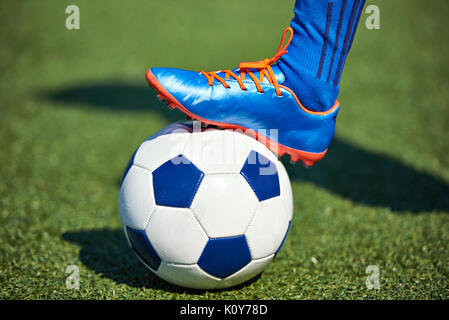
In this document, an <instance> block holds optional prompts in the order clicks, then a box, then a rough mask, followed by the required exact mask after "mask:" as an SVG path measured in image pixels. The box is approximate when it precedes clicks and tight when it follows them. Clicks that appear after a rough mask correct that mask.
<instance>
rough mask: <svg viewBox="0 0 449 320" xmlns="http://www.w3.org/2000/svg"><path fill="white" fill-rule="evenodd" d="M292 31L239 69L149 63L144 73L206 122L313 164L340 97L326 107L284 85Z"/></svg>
mask: <svg viewBox="0 0 449 320" xmlns="http://www.w3.org/2000/svg"><path fill="white" fill-rule="evenodd" d="M287 32H290V36H289V39H288V41H287V43H286V44H285V45H284V41H285V38H286V35H287ZM292 37H293V30H292V29H291V28H290V27H289V28H287V29H286V30H285V31H284V35H283V37H282V41H281V45H280V47H279V50H278V52H277V53H276V54H275V56H274V57H273V58H271V59H265V60H261V61H257V62H245V63H240V64H239V68H237V69H235V70H222V71H212V72H204V71H201V72H194V71H186V70H180V69H172V68H151V69H149V70H148V71H147V73H146V78H147V80H148V82H149V84H150V85H151V86H152V87H153V88H154V89H155V90H156V91H157V92H158V97H159V98H160V99H161V100H163V101H165V102H167V103H168V105H169V106H170V107H171V108H177V109H179V110H181V111H182V112H184V113H185V114H186V115H187V116H188V117H190V118H193V119H196V120H199V121H201V122H202V123H204V124H206V125H215V126H218V127H221V128H231V129H241V130H243V131H244V132H245V133H249V134H251V135H252V136H253V137H255V138H257V139H259V141H261V142H263V143H265V144H266V146H267V147H268V148H270V149H271V150H272V151H273V152H275V153H276V154H278V156H279V157H282V156H283V155H284V154H288V155H290V160H291V161H292V162H297V161H298V160H301V161H302V162H303V163H304V164H305V165H306V166H312V165H313V164H314V163H315V162H316V161H318V160H321V159H322V158H323V157H324V155H325V153H326V151H327V148H328V146H329V143H330V141H331V140H332V138H333V135H334V130H335V119H336V116H337V113H338V110H339V107H340V105H339V102H338V101H336V102H335V104H334V106H333V107H331V108H330V109H329V110H327V111H324V112H317V111H312V110H309V109H307V108H306V107H304V106H303V105H302V104H301V102H300V98H301V97H297V96H296V95H295V93H294V92H293V90H291V89H290V88H288V87H287V86H285V85H283V83H284V82H285V80H286V79H285V76H284V74H283V73H282V71H281V70H280V69H279V67H278V66H277V64H274V63H275V62H276V61H278V60H279V59H280V58H281V56H282V55H284V54H285V53H287V47H288V45H289V44H290V42H291V40H292Z"/></svg>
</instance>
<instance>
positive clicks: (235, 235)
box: [119, 122, 293, 289]
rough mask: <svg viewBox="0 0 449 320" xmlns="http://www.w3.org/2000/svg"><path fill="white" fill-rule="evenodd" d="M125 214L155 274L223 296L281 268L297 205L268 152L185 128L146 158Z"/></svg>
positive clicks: (122, 202) (138, 162) (234, 135)
mask: <svg viewBox="0 0 449 320" xmlns="http://www.w3.org/2000/svg"><path fill="white" fill-rule="evenodd" d="M195 126H198V128H199V130H194V129H195ZM197 131H198V132H197ZM119 208H120V216H121V220H122V224H123V228H124V231H125V235H126V238H127V240H128V242H129V244H130V246H131V247H132V248H133V249H134V251H135V253H136V255H137V256H138V258H139V259H140V260H141V261H142V262H143V263H144V264H145V265H146V266H147V267H148V268H149V269H150V270H151V271H153V272H154V273H156V274H157V275H158V276H159V277H161V278H162V279H164V280H166V281H168V282H170V283H173V284H175V285H178V286H182V287H187V288H195V289H215V288H227V287H231V286H235V285H238V284H241V283H243V282H245V281H247V280H250V279H251V278H253V277H254V276H256V275H258V274H260V273H261V272H262V271H263V270H264V268H265V267H266V266H267V264H268V263H269V262H270V261H271V260H273V258H274V257H275V256H276V254H277V253H278V251H279V249H280V248H281V246H282V244H283V242H284V240H285V237H286V236H287V232H288V230H289V228H290V223H291V219H292V215H293V200H292V190H291V185H290V180H289V178H288V175H287V172H286V171H285V168H284V166H283V165H282V163H281V162H279V161H278V159H277V158H276V156H275V155H274V154H273V153H272V152H271V151H270V150H269V149H268V148H267V147H265V145H264V144H262V143H260V142H259V141H257V140H256V139H253V138H251V137H249V136H247V135H245V134H244V133H242V132H236V131H230V130H219V129H211V128H206V129H205V128H201V126H200V125H199V123H197V122H177V123H174V124H171V125H169V126H168V127H166V128H164V129H162V130H161V131H159V132H157V133H156V134H155V135H153V136H151V137H150V138H148V139H147V140H146V141H144V142H143V143H142V144H141V145H140V147H139V148H138V149H137V150H136V152H135V153H134V155H133V156H132V158H131V160H130V162H129V164H128V167H127V169H126V170H125V174H124V176H123V179H122V182H121V186H120V191H119Z"/></svg>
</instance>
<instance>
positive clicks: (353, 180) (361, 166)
mask: <svg viewBox="0 0 449 320" xmlns="http://www.w3.org/2000/svg"><path fill="white" fill-rule="evenodd" d="M144 81H145V80H143V82H144ZM43 97H44V98H45V99H49V100H51V101H56V102H62V103H65V104H69V105H72V106H75V105H76V106H79V107H96V108H103V109H107V110H110V111H114V112H122V111H128V112H142V111H145V110H152V111H154V112H158V113H160V114H161V115H162V116H164V117H165V118H166V119H167V120H168V121H171V122H174V121H177V120H180V119H183V118H184V116H183V115H182V114H181V113H179V112H171V111H169V110H168V109H167V108H165V107H164V106H165V105H164V104H163V103H161V102H159V101H158V100H157V98H156V94H155V92H154V91H153V90H152V89H151V88H149V87H148V86H145V85H136V84H133V83H118V82H104V83H95V84H90V85H83V86H74V87H71V88H67V89H63V90H60V91H56V92H51V93H47V94H45V95H44V96H43ZM148 134H152V132H149V133H148ZM284 162H285V161H284ZM286 168H287V171H288V172H289V175H290V178H291V180H292V181H295V180H297V181H298V180H299V181H308V182H313V183H315V184H316V185H318V186H320V187H323V188H326V189H328V190H330V191H332V192H334V193H336V194H338V195H340V196H342V197H345V198H347V199H350V200H351V201H353V202H355V203H358V204H362V205H369V206H376V207H386V208H391V210H393V211H396V212H414V213H421V212H429V211H445V212H449V197H448V195H449V185H448V184H447V182H445V181H443V180H442V179H440V178H438V177H434V176H432V175H430V174H428V173H426V172H421V171H417V170H416V169H414V168H412V167H410V166H408V165H406V164H404V163H402V162H401V161H398V160H396V159H394V158H391V157H389V156H385V155H381V154H378V153H374V152H371V151H368V150H364V149H363V148H360V147H358V146H355V145H352V144H350V143H347V142H345V141H343V140H341V139H338V138H335V139H334V141H333V143H332V145H331V146H330V148H329V152H328V154H327V155H326V157H325V158H324V159H323V160H322V161H320V162H318V163H317V164H316V165H315V166H314V167H313V168H312V169H311V170H305V169H304V168H303V167H302V166H300V165H296V166H292V165H290V164H286Z"/></svg>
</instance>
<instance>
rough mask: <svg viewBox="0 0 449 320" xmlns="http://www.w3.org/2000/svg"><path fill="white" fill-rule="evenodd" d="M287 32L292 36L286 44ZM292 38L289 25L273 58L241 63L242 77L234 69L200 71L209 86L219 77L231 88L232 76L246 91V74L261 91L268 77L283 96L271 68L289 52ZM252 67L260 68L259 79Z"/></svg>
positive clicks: (261, 91)
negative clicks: (223, 76) (229, 82)
mask: <svg viewBox="0 0 449 320" xmlns="http://www.w3.org/2000/svg"><path fill="white" fill-rule="evenodd" d="M287 32H290V36H289V38H288V41H287V44H286V45H284V41H285V37H286V35H287ZM292 39H293V29H292V28H291V27H288V28H286V29H285V31H284V34H283V35H282V40H281V44H280V46H279V49H278V51H277V52H276V54H275V55H274V57H273V58H271V59H264V60H260V61H254V62H241V63H240V64H239V69H240V77H239V76H237V75H236V74H235V73H234V72H232V70H222V71H212V72H204V71H200V73H201V74H203V75H204V76H205V77H206V78H207V80H208V82H209V83H208V84H209V86H212V85H213V83H214V80H215V79H217V80H218V81H220V83H221V84H222V85H223V86H224V87H225V88H227V89H228V88H230V86H229V85H228V84H227V82H226V80H229V79H230V78H231V77H232V78H234V79H235V80H237V82H238V83H239V85H240V88H241V89H242V90H244V91H246V90H247V89H246V87H245V85H244V84H243V81H244V80H245V74H248V75H249V76H250V77H251V79H252V80H253V81H254V83H255V84H256V88H257V91H258V92H260V93H263V92H264V91H263V89H262V86H261V85H260V83H261V82H263V81H264V79H265V77H266V78H267V79H268V81H269V82H270V83H271V84H272V85H273V86H274V88H275V89H276V94H277V95H278V96H280V97H281V96H282V93H281V90H280V89H279V83H278V82H277V80H276V77H275V76H274V73H273V69H272V68H271V65H272V64H273V63H275V62H276V61H278V60H279V59H280V58H281V56H283V55H284V54H286V53H287V52H288V51H287V47H288V46H289V45H290V42H291V41H292ZM250 69H258V70H259V74H260V77H259V79H257V77H256V76H255V75H254V73H253V72H251V71H250ZM217 73H224V74H225V78H224V79H223V78H222V77H220V76H219V75H217Z"/></svg>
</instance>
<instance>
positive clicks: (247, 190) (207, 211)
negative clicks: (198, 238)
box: [191, 174, 259, 238]
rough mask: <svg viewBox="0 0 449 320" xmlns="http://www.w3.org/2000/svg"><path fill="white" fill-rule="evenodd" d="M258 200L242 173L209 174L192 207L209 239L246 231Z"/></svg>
mask: <svg viewBox="0 0 449 320" xmlns="http://www.w3.org/2000/svg"><path fill="white" fill-rule="evenodd" d="M258 203H259V201H258V200H257V197H256V195H255V194H254V192H253V190H251V187H250V185H249V184H248V182H246V181H245V179H244V178H243V176H242V175H240V174H212V175H206V176H205V177H204V178H203V181H202V182H201V185H200V187H199V189H198V191H197V194H196V195H195V198H194V200H193V203H192V206H191V208H192V210H193V213H194V214H195V216H196V218H197V219H198V221H199V222H200V223H201V225H202V226H203V228H204V230H205V231H206V233H207V235H208V236H209V237H210V238H219V237H231V236H237V235H242V234H244V233H245V231H246V229H247V228H248V225H249V223H250V221H251V219H252V217H253V215H254V213H255V211H256V209H257V206H258Z"/></svg>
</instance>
